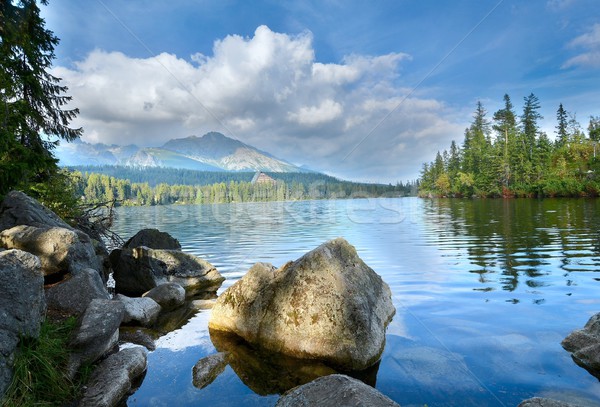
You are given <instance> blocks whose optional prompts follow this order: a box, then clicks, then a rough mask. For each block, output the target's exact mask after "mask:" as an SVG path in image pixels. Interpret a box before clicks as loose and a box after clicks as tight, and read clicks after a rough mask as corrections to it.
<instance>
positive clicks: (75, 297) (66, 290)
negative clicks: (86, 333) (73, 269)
mask: <svg viewBox="0 0 600 407" xmlns="http://www.w3.org/2000/svg"><path fill="white" fill-rule="evenodd" d="M94 299H104V300H107V299H110V294H109V293H108V291H107V290H106V287H105V286H104V282H103V281H102V278H101V277H100V274H98V272H97V271H96V270H94V269H90V268H87V269H83V270H82V271H81V272H80V273H78V274H76V275H74V276H71V278H69V279H68V280H66V281H63V282H60V283H58V284H55V285H53V286H50V287H48V288H47V289H46V300H47V302H48V310H49V311H50V312H55V313H58V314H60V315H76V316H78V315H81V314H82V313H83V312H84V311H85V309H86V308H87V306H88V305H89V304H90V302H91V301H92V300H94Z"/></svg>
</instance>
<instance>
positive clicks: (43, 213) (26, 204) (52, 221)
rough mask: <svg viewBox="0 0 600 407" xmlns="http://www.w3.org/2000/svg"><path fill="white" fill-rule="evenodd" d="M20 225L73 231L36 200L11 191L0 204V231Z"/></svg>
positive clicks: (19, 192)
mask: <svg viewBox="0 0 600 407" xmlns="http://www.w3.org/2000/svg"><path fill="white" fill-rule="evenodd" d="M19 225H27V226H36V227H59V228H65V229H72V228H71V226H69V225H68V224H67V223H66V222H65V221H64V220H62V219H61V218H59V217H58V215H56V214H55V213H54V212H52V211H51V210H50V209H48V208H46V207H45V206H44V205H42V204H41V203H39V202H38V201H36V200H35V199H33V198H31V197H30V196H28V195H26V194H24V193H23V192H21V191H11V192H9V193H8V194H7V195H6V197H5V198H4V200H3V201H2V203H1V204H0V231H2V230H5V229H10V228H12V227H15V226H19Z"/></svg>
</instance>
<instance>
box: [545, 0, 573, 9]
mask: <svg viewBox="0 0 600 407" xmlns="http://www.w3.org/2000/svg"><path fill="white" fill-rule="evenodd" d="M573 3H575V0H548V2H547V3H546V7H548V8H549V9H550V10H552V11H562V10H564V9H566V8H568V7H569V6H571V5H572V4H573Z"/></svg>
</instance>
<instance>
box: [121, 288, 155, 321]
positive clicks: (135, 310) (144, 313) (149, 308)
mask: <svg viewBox="0 0 600 407" xmlns="http://www.w3.org/2000/svg"><path fill="white" fill-rule="evenodd" d="M115 300H117V301H121V302H122V303H123V305H124V306H125V313H124V315H123V321H122V323H123V324H130V323H131V324H139V325H142V326H150V325H152V324H154V323H155V322H156V320H157V318H158V315H159V314H160V310H161V307H160V305H158V303H157V302H156V301H154V300H153V299H152V298H129V297H126V296H124V295H122V294H117V295H116V296H115Z"/></svg>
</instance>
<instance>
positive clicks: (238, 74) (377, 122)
mask: <svg viewBox="0 0 600 407" xmlns="http://www.w3.org/2000/svg"><path fill="white" fill-rule="evenodd" d="M41 8H42V17H43V18H44V19H45V20H46V27H47V28H48V29H50V30H52V31H53V32H54V33H55V35H56V36H57V37H58V38H60V44H59V45H58V46H57V48H56V50H55V51H56V60H55V61H54V67H53V73H54V74H55V75H57V76H58V77H60V78H62V80H63V84H64V85H66V86H67V87H68V88H69V90H68V92H67V93H68V94H69V95H71V96H72V97H73V100H72V102H71V106H72V107H78V108H79V109H80V115H79V116H78V118H77V119H76V120H75V121H73V122H72V126H74V127H79V126H82V127H83V128H84V135H83V136H82V140H84V141H86V142H91V143H97V142H103V143H106V144H120V145H125V144H132V143H133V144H137V145H140V146H160V145H162V144H163V143H165V142H166V141H168V140H169V139H173V138H182V137H187V136H191V135H197V136H201V135H203V134H205V133H207V132H209V131H219V132H221V133H223V134H225V135H226V136H228V137H232V138H235V139H238V140H240V141H242V142H244V143H246V144H250V145H252V146H255V147H257V148H259V149H261V150H264V151H268V152H269V153H271V154H273V155H275V156H276V157H278V158H282V159H285V160H287V161H289V162H292V163H294V164H298V165H307V166H309V167H310V168H313V169H315V170H319V171H322V172H325V173H327V174H331V175H334V176H338V177H340V178H343V179H349V180H355V181H365V182H384V183H388V182H389V183H396V182H398V181H403V182H404V181H407V180H414V179H416V178H418V176H419V172H420V170H421V168H422V164H423V163H424V162H430V161H432V160H433V159H434V158H435V154H436V152H437V151H443V150H444V149H447V148H448V147H449V145H450V142H451V141H452V140H456V141H457V142H458V143H462V141H463V138H464V130H465V128H466V127H468V126H469V124H470V122H471V120H472V116H473V112H474V111H475V107H476V103H477V101H481V102H482V103H483V106H484V108H485V109H486V110H487V112H488V115H487V117H488V118H489V119H491V118H492V116H493V113H494V112H495V111H497V110H498V109H500V108H502V104H503V101H502V98H503V95H504V94H508V95H509V96H510V97H511V100H512V102H513V105H514V106H515V110H516V112H517V114H521V110H522V104H523V98H524V97H526V96H528V95H529V94H530V93H534V94H535V95H536V96H537V97H538V98H539V101H540V104H541V110H540V113H541V114H542V115H543V116H544V119H543V120H542V121H541V122H540V126H541V129H542V130H543V131H545V132H546V133H547V134H548V136H550V137H551V138H553V137H554V135H555V133H554V131H555V125H556V110H557V109H558V106H559V103H562V104H563V106H564V108H565V109H566V110H567V111H568V112H570V113H571V114H573V115H575V117H576V118H577V120H578V121H579V122H580V123H581V125H582V127H583V128H584V129H585V128H587V125H588V122H589V117H590V115H594V116H597V115H600V1H598V0H452V1H449V0H448V1H442V0H435V1H434V0H394V1H373V2H364V1H358V0H346V1H341V0H316V1H302V0H291V1H287V0H283V1H269V0H266V1H238V0H171V1H159V0H154V1H149V0H136V1H122V0H121V1H119V0H89V1H77V0H50V2H49V5H48V6H41Z"/></svg>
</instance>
